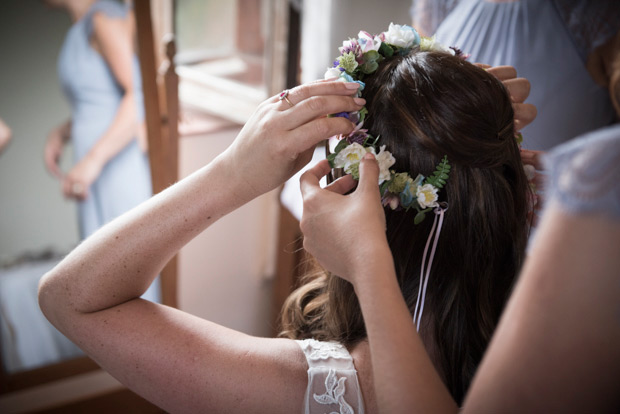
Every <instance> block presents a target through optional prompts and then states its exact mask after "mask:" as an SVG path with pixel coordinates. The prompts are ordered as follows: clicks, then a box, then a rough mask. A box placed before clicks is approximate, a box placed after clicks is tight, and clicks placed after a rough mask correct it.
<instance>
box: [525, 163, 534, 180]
mask: <svg viewBox="0 0 620 414" xmlns="http://www.w3.org/2000/svg"><path fill="white" fill-rule="evenodd" d="M523 171H525V177H527V180H528V181H532V180H533V179H534V177H536V167H534V166H533V165H531V164H523Z"/></svg>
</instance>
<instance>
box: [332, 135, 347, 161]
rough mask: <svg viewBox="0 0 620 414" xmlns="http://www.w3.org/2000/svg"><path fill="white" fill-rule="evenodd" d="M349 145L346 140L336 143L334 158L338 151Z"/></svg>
mask: <svg viewBox="0 0 620 414" xmlns="http://www.w3.org/2000/svg"><path fill="white" fill-rule="evenodd" d="M347 145H349V141H347V140H346V139H341V140H340V142H338V145H336V148H334V152H333V154H334V157H335V156H336V154H338V153H339V152H340V151H342V150H343V149H345V148H346V146H347Z"/></svg>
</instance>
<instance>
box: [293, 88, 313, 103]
mask: <svg viewBox="0 0 620 414" xmlns="http://www.w3.org/2000/svg"><path fill="white" fill-rule="evenodd" d="M291 94H294V95H295V96H296V97H297V99H298V101H299V102H301V101H303V100H306V99H308V98H309V97H310V96H311V95H310V85H299V86H296V87H294V88H293V89H291Z"/></svg>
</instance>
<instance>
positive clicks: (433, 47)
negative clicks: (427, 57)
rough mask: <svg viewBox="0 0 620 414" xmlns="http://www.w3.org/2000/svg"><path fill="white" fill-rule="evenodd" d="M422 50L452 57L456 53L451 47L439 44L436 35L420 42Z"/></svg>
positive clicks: (423, 38) (424, 38)
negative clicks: (448, 54) (447, 54)
mask: <svg viewBox="0 0 620 414" xmlns="http://www.w3.org/2000/svg"><path fill="white" fill-rule="evenodd" d="M420 49H421V50H425V51H429V52H431V51H432V52H444V53H450V54H451V55H454V54H455V53H456V52H455V51H454V50H453V49H450V48H449V47H446V46H444V45H442V44H441V43H439V42H438V41H437V38H436V37H435V35H433V37H422V39H421V40H420Z"/></svg>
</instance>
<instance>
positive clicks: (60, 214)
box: [0, 0, 78, 262]
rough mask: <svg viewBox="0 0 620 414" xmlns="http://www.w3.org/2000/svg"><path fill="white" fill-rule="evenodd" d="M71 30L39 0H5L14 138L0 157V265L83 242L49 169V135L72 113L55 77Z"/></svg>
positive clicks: (2, 87) (9, 118) (2, 73)
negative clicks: (46, 161) (45, 159)
mask: <svg viewBox="0 0 620 414" xmlns="http://www.w3.org/2000/svg"><path fill="white" fill-rule="evenodd" d="M69 26H70V20H69V17H68V16H67V15H66V14H64V13H61V12H59V11H51V10H48V9H47V8H46V7H45V6H43V4H42V2H40V1H35V0H2V1H0V117H2V118H3V119H4V120H5V122H6V123H7V124H8V125H9V126H10V127H11V128H12V129H13V135H14V136H13V141H12V142H11V144H10V146H9V147H7V148H6V149H5V151H4V152H3V153H2V154H1V155H0V262H1V261H3V260H7V259H10V258H14V257H15V256H18V255H20V254H23V253H25V252H31V253H32V252H34V253H36V252H40V251H41V250H43V249H46V248H53V249H54V250H56V251H67V250H68V249H70V248H71V247H72V246H73V245H74V244H75V243H77V240H78V233H77V213H76V210H75V207H74V205H73V204H72V203H70V202H67V201H65V200H64V199H63V197H62V195H61V193H60V187H59V184H58V181H57V180H55V179H53V178H52V177H51V176H50V175H49V174H48V173H47V171H46V170H45V168H44V166H43V145H44V143H45V139H46V135H47V133H48V131H49V130H50V129H51V128H52V127H53V126H55V125H56V124H59V123H61V122H62V121H63V120H65V119H67V118H68V117H69V114H70V112H69V107H68V105H67V103H66V102H65V100H64V97H63V95H62V93H61V89H60V85H59V83H58V80H57V75H56V57H57V55H58V52H59V50H60V46H61V44H62V41H63V39H64V35H65V32H66V31H67V30H68V28H69ZM70 158H71V154H70V152H68V153H67V154H66V156H65V161H70ZM68 165H69V164H68V163H67V162H64V163H63V166H64V167H65V168H66V167H67V166H68Z"/></svg>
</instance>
